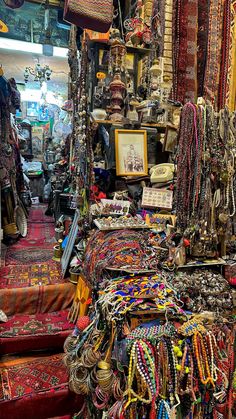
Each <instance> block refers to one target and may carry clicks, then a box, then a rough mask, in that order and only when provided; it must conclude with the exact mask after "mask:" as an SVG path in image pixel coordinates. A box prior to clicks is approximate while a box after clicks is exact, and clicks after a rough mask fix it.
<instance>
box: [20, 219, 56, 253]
mask: <svg viewBox="0 0 236 419" xmlns="http://www.w3.org/2000/svg"><path fill="white" fill-rule="evenodd" d="M50 243H51V244H52V246H53V244H55V243H56V239H55V229H54V224H53V223H50V224H49V223H47V224H44V223H42V224H40V223H38V224H37V223H28V233H27V236H26V237H25V238H20V240H18V242H17V243H15V244H14V248H15V249H22V248H26V247H34V246H41V247H43V246H44V244H50Z"/></svg>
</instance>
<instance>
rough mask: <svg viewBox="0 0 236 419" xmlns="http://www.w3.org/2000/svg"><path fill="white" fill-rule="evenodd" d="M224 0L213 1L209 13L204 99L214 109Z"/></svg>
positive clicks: (216, 99) (218, 76)
mask: <svg viewBox="0 0 236 419" xmlns="http://www.w3.org/2000/svg"><path fill="white" fill-rule="evenodd" d="M222 18H223V0H211V1H210V12H209V35H208V47H207V66H206V73H205V80H204V97H205V98H206V99H207V100H209V101H210V102H211V103H212V105H213V106H214V108H215V109H216V108H217V105H218V86H219V81H220V80H219V78H220V65H219V64H220V62H221V47H222V43H221V37H222Z"/></svg>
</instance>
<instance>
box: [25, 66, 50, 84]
mask: <svg viewBox="0 0 236 419" xmlns="http://www.w3.org/2000/svg"><path fill="white" fill-rule="evenodd" d="M51 74H52V70H51V69H50V67H49V66H48V65H45V66H44V67H41V64H40V63H39V61H38V62H37V63H36V64H35V67H34V68H32V67H26V68H25V72H24V79H25V83H27V82H28V81H29V77H30V76H33V77H34V80H33V81H36V82H39V83H40V86H42V84H43V82H47V81H49V80H50V77H51Z"/></svg>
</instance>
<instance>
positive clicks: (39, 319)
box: [0, 310, 74, 338]
mask: <svg viewBox="0 0 236 419" xmlns="http://www.w3.org/2000/svg"><path fill="white" fill-rule="evenodd" d="M67 316H68V310H62V311H58V312H55V313H47V314H42V313H39V314H36V315H31V316H30V315H27V314H25V315H22V316H19V315H16V316H12V317H11V318H10V319H9V320H8V321H7V322H6V323H1V324H0V338H14V337H19V336H24V337H26V336H42V335H55V334H58V333H60V332H62V331H65V330H73V328H74V325H73V324H72V323H69V321H68V320H67Z"/></svg>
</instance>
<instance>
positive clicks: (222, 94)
mask: <svg viewBox="0 0 236 419" xmlns="http://www.w3.org/2000/svg"><path fill="white" fill-rule="evenodd" d="M230 24H231V0H225V3H224V15H223V28H222V48H221V49H222V55H221V66H220V84H219V93H218V94H219V96H218V109H219V110H220V109H223V108H224V107H225V101H226V93H227V77H228V72H229V66H230V61H229V59H230V41H231V31H230V29H231V26H230Z"/></svg>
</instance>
